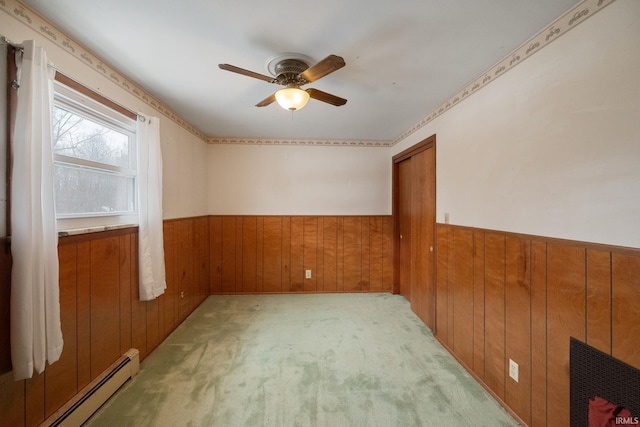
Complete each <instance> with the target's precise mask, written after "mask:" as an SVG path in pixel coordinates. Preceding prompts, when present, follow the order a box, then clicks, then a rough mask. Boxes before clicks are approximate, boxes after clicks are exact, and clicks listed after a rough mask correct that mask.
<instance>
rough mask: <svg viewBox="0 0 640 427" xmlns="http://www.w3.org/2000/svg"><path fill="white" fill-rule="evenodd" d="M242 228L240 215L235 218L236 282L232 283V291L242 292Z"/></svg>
mask: <svg viewBox="0 0 640 427" xmlns="http://www.w3.org/2000/svg"><path fill="white" fill-rule="evenodd" d="M242 228H243V220H242V217H238V218H237V219H236V246H235V248H236V263H235V266H236V275H235V279H236V283H235V285H234V288H233V290H234V292H242V288H243V286H242V272H243V267H244V266H243V265H242V263H243V260H242V255H243V254H244V252H243V251H244V248H243V247H242V242H243V237H242Z"/></svg>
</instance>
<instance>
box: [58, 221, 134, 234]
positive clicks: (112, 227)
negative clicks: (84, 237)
mask: <svg viewBox="0 0 640 427" xmlns="http://www.w3.org/2000/svg"><path fill="white" fill-rule="evenodd" d="M137 226H138V224H114V225H103V226H99V227H86V228H74V229H69V230H61V231H58V237H68V236H77V235H80V234H89V233H100V232H102V231H112V230H120V229H122V228H131V227H137Z"/></svg>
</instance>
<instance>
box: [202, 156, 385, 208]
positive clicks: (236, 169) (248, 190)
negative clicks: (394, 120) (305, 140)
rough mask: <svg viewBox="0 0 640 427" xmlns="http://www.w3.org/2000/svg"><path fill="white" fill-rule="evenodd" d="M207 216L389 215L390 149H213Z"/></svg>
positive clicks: (210, 159) (210, 157) (210, 164)
mask: <svg viewBox="0 0 640 427" xmlns="http://www.w3.org/2000/svg"><path fill="white" fill-rule="evenodd" d="M209 179H210V182H209V213H210V214H217V215H219V214H234V215H389V214H390V213H391V159H390V158H389V148H382V147H379V148H362V147H360V148H358V147H330V146H285V145H276V146H265V145H244V146H243V145H212V146H211V147H210V148H209Z"/></svg>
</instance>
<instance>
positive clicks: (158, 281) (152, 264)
mask: <svg viewBox="0 0 640 427" xmlns="http://www.w3.org/2000/svg"><path fill="white" fill-rule="evenodd" d="M137 137H138V210H139V215H140V218H139V224H138V225H139V237H138V258H139V262H138V265H139V269H140V301H149V300H152V299H154V298H157V297H158V296H160V295H162V294H163V293H164V290H165V289H166V288H167V284H166V280H165V269H164V239H163V233H162V153H161V151H160V123H159V120H158V118H156V117H149V116H146V117H141V118H140V119H138V129H137Z"/></svg>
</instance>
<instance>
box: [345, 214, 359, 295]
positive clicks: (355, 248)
mask: <svg viewBox="0 0 640 427" xmlns="http://www.w3.org/2000/svg"><path fill="white" fill-rule="evenodd" d="M343 223H344V232H343V233H344V240H343V248H344V249H343V250H344V255H343V259H344V264H343V269H344V290H345V291H347V292H354V291H360V290H362V283H361V281H362V219H361V218H360V217H345V218H343Z"/></svg>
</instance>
